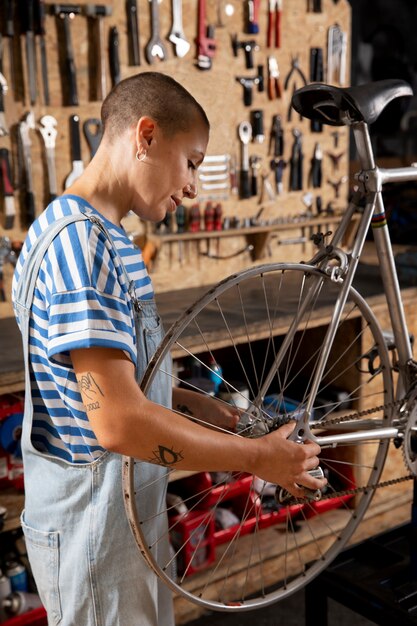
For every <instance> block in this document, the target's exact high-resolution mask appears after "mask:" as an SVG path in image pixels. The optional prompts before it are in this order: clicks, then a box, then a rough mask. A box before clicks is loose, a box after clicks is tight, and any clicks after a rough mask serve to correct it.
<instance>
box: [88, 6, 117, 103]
mask: <svg viewBox="0 0 417 626" xmlns="http://www.w3.org/2000/svg"><path fill="white" fill-rule="evenodd" d="M111 14H112V8H111V6H109V5H106V4H87V5H86V6H85V15H86V16H87V18H88V19H89V20H92V22H93V24H94V27H95V28H94V30H95V33H94V35H95V40H96V46H95V61H96V67H95V71H94V76H95V77H96V85H95V87H96V100H103V98H104V97H105V96H106V94H107V84H106V59H105V51H104V24H103V20H104V18H105V17H107V16H109V15H111Z"/></svg>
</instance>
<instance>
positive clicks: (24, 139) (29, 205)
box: [19, 112, 35, 226]
mask: <svg viewBox="0 0 417 626" xmlns="http://www.w3.org/2000/svg"><path fill="white" fill-rule="evenodd" d="M34 129H35V117H34V115H33V113H32V112H29V113H27V114H26V115H25V117H24V118H23V120H22V121H21V122H20V123H19V136H20V141H21V145H22V150H23V161H24V168H25V169H24V171H25V209H26V216H25V218H26V220H23V221H24V222H25V226H29V225H30V224H31V223H32V222H33V221H34V219H35V196H34V193H33V174H32V155H31V147H32V142H31V140H30V130H34Z"/></svg>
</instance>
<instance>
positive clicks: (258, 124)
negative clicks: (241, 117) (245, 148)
mask: <svg viewBox="0 0 417 626" xmlns="http://www.w3.org/2000/svg"><path fill="white" fill-rule="evenodd" d="M251 124H252V141H253V142H254V143H263V142H264V139H265V134H264V112H263V111H262V110H261V109H256V110H253V111H251Z"/></svg>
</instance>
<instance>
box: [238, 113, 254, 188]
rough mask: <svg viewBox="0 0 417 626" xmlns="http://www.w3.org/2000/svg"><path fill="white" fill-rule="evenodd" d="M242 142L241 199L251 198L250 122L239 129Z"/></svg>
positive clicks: (240, 125) (244, 123)
mask: <svg viewBox="0 0 417 626" xmlns="http://www.w3.org/2000/svg"><path fill="white" fill-rule="evenodd" d="M238 133H239V139H240V142H241V166H240V181H239V182H240V197H241V198H250V197H251V190H250V182H249V142H250V140H251V139H252V126H251V124H250V122H241V123H240V124H239V127H238Z"/></svg>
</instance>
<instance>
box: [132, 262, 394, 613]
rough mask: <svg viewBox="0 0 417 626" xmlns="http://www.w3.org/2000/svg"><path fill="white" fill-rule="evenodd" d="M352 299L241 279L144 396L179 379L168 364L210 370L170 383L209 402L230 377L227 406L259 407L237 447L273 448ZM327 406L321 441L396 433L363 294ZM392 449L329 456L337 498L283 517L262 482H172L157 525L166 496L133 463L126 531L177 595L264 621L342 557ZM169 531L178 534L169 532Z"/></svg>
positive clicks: (385, 369)
mask: <svg viewBox="0 0 417 626" xmlns="http://www.w3.org/2000/svg"><path fill="white" fill-rule="evenodd" d="M340 289H341V286H340V284H339V283H337V282H334V281H332V280H331V279H330V278H329V277H328V276H326V275H324V274H323V273H322V272H320V271H319V270H316V269H313V268H311V267H309V266H306V265H301V264H299V265H296V264H294V265H292V264H291V265H289V264H271V265H264V266H259V267H255V268H252V269H250V270H247V271H245V272H242V273H240V274H237V275H234V276H231V277H230V278H228V279H226V280H224V281H223V282H221V283H220V284H219V285H217V286H216V287H215V288H213V289H211V290H210V291H208V292H207V294H206V295H205V296H204V297H202V298H201V299H200V300H199V301H198V302H197V303H196V304H194V306H192V307H191V308H190V309H189V310H188V311H187V312H186V313H185V314H184V315H183V316H182V317H181V318H180V319H179V320H178V321H177V322H176V323H175V324H174V325H173V326H172V327H171V329H170V330H169V331H168V333H167V335H166V337H165V340H164V341H163V342H162V344H161V345H160V347H159V349H158V350H157V352H156V354H155V355H154V357H153V358H152V360H151V362H150V364H149V366H148V369H147V371H146V373H145V376H144V379H143V385H142V387H143V390H144V392H145V393H147V392H148V390H149V389H150V388H151V386H152V384H153V382H155V377H156V375H157V374H159V375H160V374H161V373H162V374H163V375H164V376H170V373H169V371H167V370H165V368H164V366H163V365H162V363H163V361H164V359H165V357H166V356H167V355H171V356H172V357H174V359H175V362H176V363H177V365H178V366H177V368H176V371H177V372H178V371H181V367H182V368H183V370H182V371H183V372H184V371H185V370H187V369H190V360H192V363H191V366H192V365H194V366H197V369H198V370H199V371H198V377H195V376H194V377H191V378H190V377H187V376H184V374H181V373H177V374H176V375H172V384H175V385H177V384H181V385H183V386H186V387H187V386H188V387H189V388H191V389H196V390H198V391H201V393H210V392H211V390H208V387H207V381H208V376H207V374H209V373H210V371H211V365H210V363H211V362H213V361H214V362H217V363H220V364H221V365H222V368H223V375H222V380H223V383H222V387H223V392H225V393H224V395H223V398H228V400H222V401H229V402H231V403H232V404H237V405H238V406H244V405H246V406H247V407H248V408H247V411H246V412H245V416H244V419H243V422H244V423H243V424H242V425H241V427H240V430H239V434H238V435H236V434H235V435H230V436H249V437H250V436H262V432H266V431H268V430H269V429H270V428H272V427H273V425H279V424H280V423H282V421H284V420H285V419H287V418H291V419H297V417H299V416H300V415H301V414H303V411H304V407H305V406H306V403H307V402H308V399H309V395H310V391H311V389H312V388H314V379H315V376H317V372H316V368H317V363H318V359H319V355H320V352H321V349H322V347H323V345H324V336H325V332H326V326H327V323H328V321H329V319H330V315H331V313H332V311H333V308H334V302H335V299H336V297H337V295H338V294H339V293H340ZM271 367H272V368H273V370H274V375H273V376H272V377H271V376H269V377H268V372H269V371H270V369H271ZM266 380H268V383H267V385H266V386H265V381H266ZM266 387H267V388H266ZM315 395H316V397H315V398H314V403H313V407H314V410H313V414H312V416H311V423H310V429H311V432H312V433H319V434H321V435H323V433H332V432H333V433H334V432H338V433H340V432H347V431H349V429H352V428H353V429H360V428H364V427H365V426H366V428H373V427H375V428H376V427H380V426H381V425H384V426H385V425H389V424H390V422H391V419H392V417H391V411H392V407H390V403H391V402H392V399H393V387H392V377H391V366H390V359H389V353H388V350H387V348H386V345H385V342H384V338H383V335H382V333H381V330H380V328H379V325H378V323H377V321H376V319H375V317H374V315H373V314H372V311H371V310H370V308H369V307H368V305H367V304H366V302H365V301H364V300H363V299H362V297H361V296H360V295H359V294H358V293H357V292H356V291H355V290H354V289H353V288H352V289H351V290H350V292H349V296H348V299H347V302H346V304H345V306H344V309H343V312H342V316H341V319H340V322H339V324H338V325H337V330H336V336H335V339H334V342H333V345H332V347H331V349H330V353H329V356H328V359H327V362H326V366H325V371H324V372H323V375H322V376H320V381H319V386H318V393H317V394H315ZM367 410H369V411H368V414H367V416H366V420H363V419H361V417H360V412H363V413H365V412H367ZM248 414H250V415H251V418H250V419H248ZM341 417H344V419H340V418H341ZM245 419H246V421H245ZM387 447H388V441H382V442H381V441H378V442H372V441H368V442H367V443H366V444H365V443H362V444H361V443H355V444H351V445H338V446H337V447H335V448H332V449H327V448H323V449H322V452H321V455H320V465H321V467H322V469H323V470H324V472H325V474H326V476H327V478H328V487H327V491H326V493H324V494H323V499H322V500H321V501H318V502H316V501H314V500H299V501H294V500H293V501H291V502H288V503H287V504H280V503H279V501H278V499H277V497H276V489H275V485H270V484H266V483H265V482H264V481H261V480H259V479H258V478H257V477H256V476H253V475H248V474H236V473H234V474H227V473H223V472H216V473H207V472H201V473H199V474H195V475H191V476H187V475H185V476H184V472H178V471H173V472H171V473H170V475H169V484H168V494H169V497H168V498H167V503H169V504H166V505H165V500H164V498H162V499H163V500H164V504H163V505H162V506H161V507H160V510H158V511H155V512H154V513H153V514H152V515H149V513H148V511H147V510H146V502H147V501H148V500H149V498H150V497H151V494H153V493H154V492H155V490H156V489H157V488H158V485H157V484H156V481H148V482H146V479H145V477H146V474H145V468H146V467H147V466H148V464H146V463H142V462H140V461H137V460H134V459H131V458H127V457H126V458H125V459H124V475H123V483H124V490H125V502H126V507H127V514H128V518H129V521H130V524H131V528H132V531H133V533H134V536H135V538H136V541H137V544H138V546H139V549H140V551H141V553H142V554H143V555H144V557H145V558H146V559H147V561H148V563H149V564H150V566H151V567H152V568H153V569H154V571H155V572H156V573H157V574H158V576H160V577H161V578H162V579H163V580H164V581H165V582H166V583H167V584H168V585H169V586H170V587H171V589H172V590H173V591H174V592H176V593H179V594H182V595H183V596H185V597H186V598H188V599H189V600H191V601H194V602H196V603H197V604H199V605H203V606H205V607H207V608H209V609H214V610H224V611H240V610H248V609H253V608H258V607H262V606H265V605H267V604H270V603H272V602H275V601H277V600H280V599H282V598H284V597H287V596H288V595H289V594H291V593H293V592H295V591H297V590H298V589H300V588H301V587H302V586H304V585H305V584H307V583H308V582H309V581H310V580H311V579H312V578H313V577H314V576H316V575H317V574H319V573H320V571H322V570H323V569H324V568H326V567H327V566H328V565H329V563H330V561H331V560H332V559H333V558H334V557H335V556H336V555H337V554H338V552H339V551H340V550H341V549H342V548H343V546H344V545H345V544H346V542H347V541H348V539H349V538H350V537H351V535H352V533H353V532H354V530H355V528H356V527H357V525H358V524H359V522H360V520H361V518H362V517H363V515H364V513H365V511H366V509H367V507H368V505H369V502H370V500H371V498H372V496H373V491H374V489H373V485H374V484H375V483H376V482H377V481H378V479H379V476H380V474H381V471H382V468H383V465H384V461H385V457H386V452H387ZM364 486H367V487H368V488H367V489H357V488H359V487H364ZM163 489H164V487H162V486H161V487H160V490H161V492H162V493H164V492H163ZM178 502H180V505H179V504H178ZM159 518H163V519H164V520H166V522H167V523H165V524H162V528H163V530H162V531H159V532H158V531H156V530H155V528H156V522H157V521H158V519H159ZM168 538H169V542H170V555H169V556H168V557H167V558H166V559H165V560H161V559H160V558H159V557H158V556H157V554H156V553H157V551H158V546H159V544H160V543H163V542H166V541H167V539H168ZM277 581H279V582H277Z"/></svg>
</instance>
